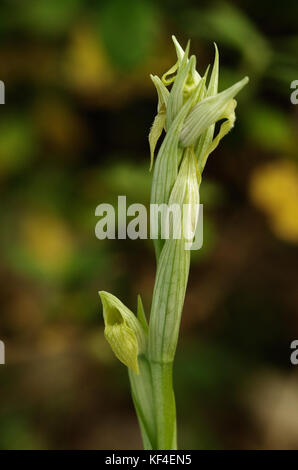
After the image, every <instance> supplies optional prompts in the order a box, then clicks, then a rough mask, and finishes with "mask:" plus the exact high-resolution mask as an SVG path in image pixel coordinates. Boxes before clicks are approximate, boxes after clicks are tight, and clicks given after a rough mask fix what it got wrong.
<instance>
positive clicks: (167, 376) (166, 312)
mask: <svg viewBox="0 0 298 470" xmlns="http://www.w3.org/2000/svg"><path fill="white" fill-rule="evenodd" d="M173 42H174V46H175V49H176V54H177V61H176V63H175V64H174V65H173V66H172V67H171V68H170V69H169V70H168V71H167V72H166V73H165V74H164V75H163V76H162V77H161V78H159V77H157V76H156V75H151V80H152V82H153V84H154V86H155V88H156V91H157V96H158V105H157V114H156V116H155V119H154V121H153V124H152V127H151V130H150V133H149V146H150V170H151V169H153V180H152V188H151V203H152V204H158V205H160V204H166V205H169V206H172V205H175V206H178V207H179V208H181V209H182V208H183V207H184V206H185V205H186V206H187V207H188V208H189V211H188V213H187V214H188V215H187V220H186V224H185V225H186V231H183V233H182V234H181V236H180V237H175V236H174V235H173V233H174V232H175V231H174V228H173V227H174V220H175V218H173V220H172V222H171V224H172V230H170V232H169V233H170V234H171V236H169V237H168V238H166V239H165V238H164V237H162V236H161V229H160V227H159V222H157V227H155V230H154V233H157V237H156V239H154V240H153V242H154V247H155V254H156V262H157V272H156V278H155V285H154V290H153V297H152V304H151V312H150V319H149V325H148V323H147V320H146V316H145V313H144V309H143V305H142V302H141V299H140V297H139V299H138V308H137V315H134V314H133V312H131V311H130V310H129V309H128V308H127V307H126V306H125V305H124V304H123V303H122V302H120V300H118V299H117V298H116V297H114V296H113V295H111V294H108V293H107V292H100V296H101V300H102V304H103V315H104V321H105V336H106V338H107V340H108V342H109V343H110V345H111V347H112V349H113V351H114V353H115V355H116V356H117V357H118V359H119V360H120V361H121V362H123V363H124V364H125V365H126V366H127V367H128V370H129V379H130V384H131V393H132V398H133V402H134V405H135V409H136V413H137V417H138V421H139V424H140V429H141V434H142V437H143V442H144V447H145V449H165V450H172V449H177V430H176V406H175V397H174V391H173V384H172V368H173V361H174V357H175V353H176V347H177V342H178V336H179V328H180V319H181V315H182V309H183V304H184V298H185V293H186V288H187V281H188V275H189V267H190V253H191V252H190V250H189V248H188V249H186V241H187V242H190V244H191V242H192V240H193V237H194V234H195V231H196V225H197V221H198V214H197V207H198V205H199V202H200V195H199V190H200V183H201V179H202V173H203V170H204V167H205V165H206V161H207V159H208V156H209V155H210V154H211V153H212V152H213V151H214V150H215V149H216V147H217V146H218V144H219V143H220V141H221V140H222V138H223V137H224V136H225V135H226V134H227V133H228V132H229V131H230V130H231V129H232V127H233V126H234V123H235V119H236V116H235V109H236V105H237V103H236V100H235V97H236V95H237V94H238V93H239V92H240V91H241V90H242V88H243V87H244V86H245V85H246V84H247V83H248V78H247V77H245V78H243V79H242V80H240V81H239V82H237V83H235V84H234V85H232V86H231V87H229V88H227V89H226V90H223V91H221V92H220V93H219V92H218V77H219V54H218V49H217V46H216V45H215V58H214V63H213V66H212V70H211V74H210V78H208V75H209V69H210V67H209V66H208V67H207V70H206V71H205V72H204V74H202V75H200V74H199V72H198V71H197V69H196V58H195V56H190V57H189V49H190V44H189V43H188V44H187V47H186V49H185V51H184V50H183V48H182V47H181V46H180V44H179V43H178V41H177V39H176V38H175V37H174V36H173ZM219 121H221V125H220V128H219V131H218V133H217V135H214V133H215V125H216V123H217V122H219ZM163 134H164V138H163V141H162V143H161V145H160V148H159V151H158V154H157V157H156V159H155V158H154V154H155V149H156V145H157V143H158V140H159V139H160V138H161V136H162V135H163ZM178 217H180V216H178ZM181 217H182V216H181ZM180 222H182V221H181V220H180Z"/></svg>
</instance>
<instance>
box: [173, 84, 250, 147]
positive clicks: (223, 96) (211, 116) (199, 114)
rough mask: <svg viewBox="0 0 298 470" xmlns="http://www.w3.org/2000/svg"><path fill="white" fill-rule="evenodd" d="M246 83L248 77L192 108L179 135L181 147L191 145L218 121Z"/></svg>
mask: <svg viewBox="0 0 298 470" xmlns="http://www.w3.org/2000/svg"><path fill="white" fill-rule="evenodd" d="M247 82H248V77H245V78H243V79H242V80H241V81H239V82H237V83H236V84H235V85H233V86H231V87H230V88H228V89H226V90H224V91H222V92H221V93H218V94H217V95H215V96H210V97H207V98H204V99H203V100H202V101H200V103H198V104H197V105H196V106H194V108H193V109H192V110H191V111H190V113H189V115H188V116H187V118H186V119H185V122H184V125H183V128H182V131H181V135H180V143H181V145H182V146H183V147H189V146H190V145H193V144H194V143H195V141H196V139H197V138H198V137H199V136H200V135H201V134H202V133H203V132H204V131H205V130H206V129H208V127H209V126H211V125H212V124H214V123H216V122H217V121H218V120H219V119H220V116H221V115H222V113H223V111H224V108H225V106H226V105H227V103H228V102H229V101H230V100H231V99H232V98H234V96H236V95H237V93H239V91H240V90H241V89H242V88H243V87H244V86H245V85H246V84H247Z"/></svg>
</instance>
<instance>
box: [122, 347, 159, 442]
mask: <svg viewBox="0 0 298 470" xmlns="http://www.w3.org/2000/svg"><path fill="white" fill-rule="evenodd" d="M138 362H139V374H135V373H134V372H133V371H132V370H131V369H128V376H129V380H130V386H131V394H132V399H133V403H134V407H135V410H136V413H137V417H138V421H139V425H140V429H141V434H142V439H143V444H144V449H145V450H152V449H155V448H156V445H157V443H156V423H155V409H154V402H153V392H152V375H151V367H150V363H149V361H148V359H147V358H146V356H145V355H140V356H139V357H138Z"/></svg>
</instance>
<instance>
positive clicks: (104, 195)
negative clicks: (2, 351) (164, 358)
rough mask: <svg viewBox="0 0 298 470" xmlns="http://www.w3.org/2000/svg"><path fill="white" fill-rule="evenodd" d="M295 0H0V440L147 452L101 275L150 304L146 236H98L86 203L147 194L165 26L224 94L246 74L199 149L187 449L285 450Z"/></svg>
mask: <svg viewBox="0 0 298 470" xmlns="http://www.w3.org/2000/svg"><path fill="white" fill-rule="evenodd" d="M297 15H298V4H297V2H296V1H294V0H288V1H287V2H285V3H283V4H280V2H271V1H269V0H265V1H263V2H260V1H256V0H249V1H248V0H244V1H230V2H223V1H218V2H216V1H213V0H211V1H210V0H209V1H186V0H183V1H182V0H181V1H178V0H171V1H170V0H167V1H164V2H157V1H153V0H152V1H149V0H147V1H140V0H125V1H124V0H112V1H111V0H106V1H99V0H93V1H92V0H89V1H88V0H84V1H83V0H27V1H26V2H24V1H22V0H2V1H1V5H0V64H1V66H0V79H1V80H3V81H4V83H5V86H6V104H5V105H3V106H1V107H0V111H1V113H0V184H1V190H2V195H1V203H0V207H1V208H0V214H1V220H2V222H1V232H0V252H1V261H0V276H1V283H0V290H1V314H0V339H2V340H3V341H5V344H6V361H7V364H6V365H5V366H0V448H1V449H93V448H98V449H133V448H140V447H141V440H140V436H139V431H138V427H137V422H136V418H135V414H134V410H133V407H132V403H131V400H130V395H129V388H128V380H127V374H126V370H125V367H124V366H122V365H121V364H120V363H119V362H118V361H117V360H116V359H115V358H114V356H113V354H112V352H111V350H110V348H109V346H108V344H107V343H106V342H105V340H104V337H103V320H102V315H101V306H100V302H99V298H98V295H97V291H98V290H107V291H110V292H112V293H114V294H115V295H117V296H118V297H119V298H120V299H121V300H122V301H123V302H124V303H125V304H127V305H128V306H129V307H130V308H131V309H133V310H135V306H136V298H137V294H138V293H141V294H142V297H143V300H144V304H145V307H146V310H147V311H149V309H150V299H151V293H152V288H153V282H154V275H155V262H154V252H153V248H152V243H151V242H150V241H141V240H139V241H134V242H132V241H130V240H121V241H114V240H111V241H108V240H107V241H99V240H97V239H96V238H95V234H94V228H95V224H96V221H97V219H96V217H95V215H94V211H95V208H96V206H97V205H98V204H100V203H101V202H111V203H114V204H115V203H116V201H117V196H118V195H122V194H125V195H127V198H128V203H132V202H142V203H145V204H148V203H149V195H150V184H151V174H150V173H149V172H148V168H149V149H148V142H147V136H148V132H149V128H150V126H151V124H152V121H153V117H154V115H155V111H156V103H157V100H156V94H155V90H154V87H153V85H152V83H151V81H150V79H149V73H154V74H157V75H160V74H162V73H163V72H164V71H166V70H167V69H168V68H169V67H170V66H171V65H172V64H173V63H174V61H175V53H174V48H173V45H172V42H171V39H170V38H171V34H175V35H176V36H177V38H178V40H179V41H180V42H181V43H182V44H183V45H185V44H186V41H187V39H188V38H191V39H192V43H191V51H192V53H194V54H196V55H197V58H198V69H199V71H203V70H204V69H205V67H206V66H207V65H208V63H212V61H213V54H214V49H213V41H216V42H217V44H218V46H219V50H220V60H221V69H220V89H224V88H225V87H226V86H229V85H231V84H232V83H234V82H235V81H236V80H238V79H240V78H242V76H244V75H249V76H250V84H249V86H247V87H246V88H245V90H244V91H243V92H242V93H241V94H240V95H239V99H238V98H237V100H238V108H237V122H236V127H235V129H234V130H233V131H232V132H231V133H230V134H229V135H228V136H227V137H226V138H225V139H224V141H223V142H222V144H221V145H220V148H219V149H218V150H216V152H215V153H214V154H212V155H211V156H210V157H209V160H208V164H207V166H206V169H205V174H204V182H203V184H202V190H201V199H202V202H203V204H204V247H203V249H202V250H200V251H198V252H196V253H194V256H193V260H192V268H191V275H190V282H189V289H188V292H187V297H186V302H185V308H184V313H183V319H182V328H181V335H180V342H179V347H178V352H177V360H176V363H175V388H176V393H177V407H178V424H179V442H180V447H181V448H184V449H204V448H207V449H252V448H257V449H266V448H267V449H278V448H283V449H286V448H296V449H298V374H297V372H298V369H297V367H298V366H296V368H295V366H293V365H291V363H290V353H291V351H290V342H291V341H292V340H294V339H297V338H298V316H297V307H298V288H297V286H298V269H297V266H298V155H297V148H298V137H297V136H298V133H297V129H298V105H297V106H294V105H293V104H291V102H290V93H291V90H290V83H291V82H292V81H293V80H295V79H298V55H297V50H298V28H297Z"/></svg>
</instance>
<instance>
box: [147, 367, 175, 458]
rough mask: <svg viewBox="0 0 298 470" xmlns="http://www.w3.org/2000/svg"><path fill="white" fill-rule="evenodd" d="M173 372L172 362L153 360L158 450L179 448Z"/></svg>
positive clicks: (152, 370) (153, 388)
mask: <svg viewBox="0 0 298 470" xmlns="http://www.w3.org/2000/svg"><path fill="white" fill-rule="evenodd" d="M172 372H173V363H172V362H169V363H161V362H151V373H152V391H153V403H154V413H155V423H156V449H157V450H176V449H177V430H176V429H177V427H176V405H175V396H174V391H173V373H172Z"/></svg>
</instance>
